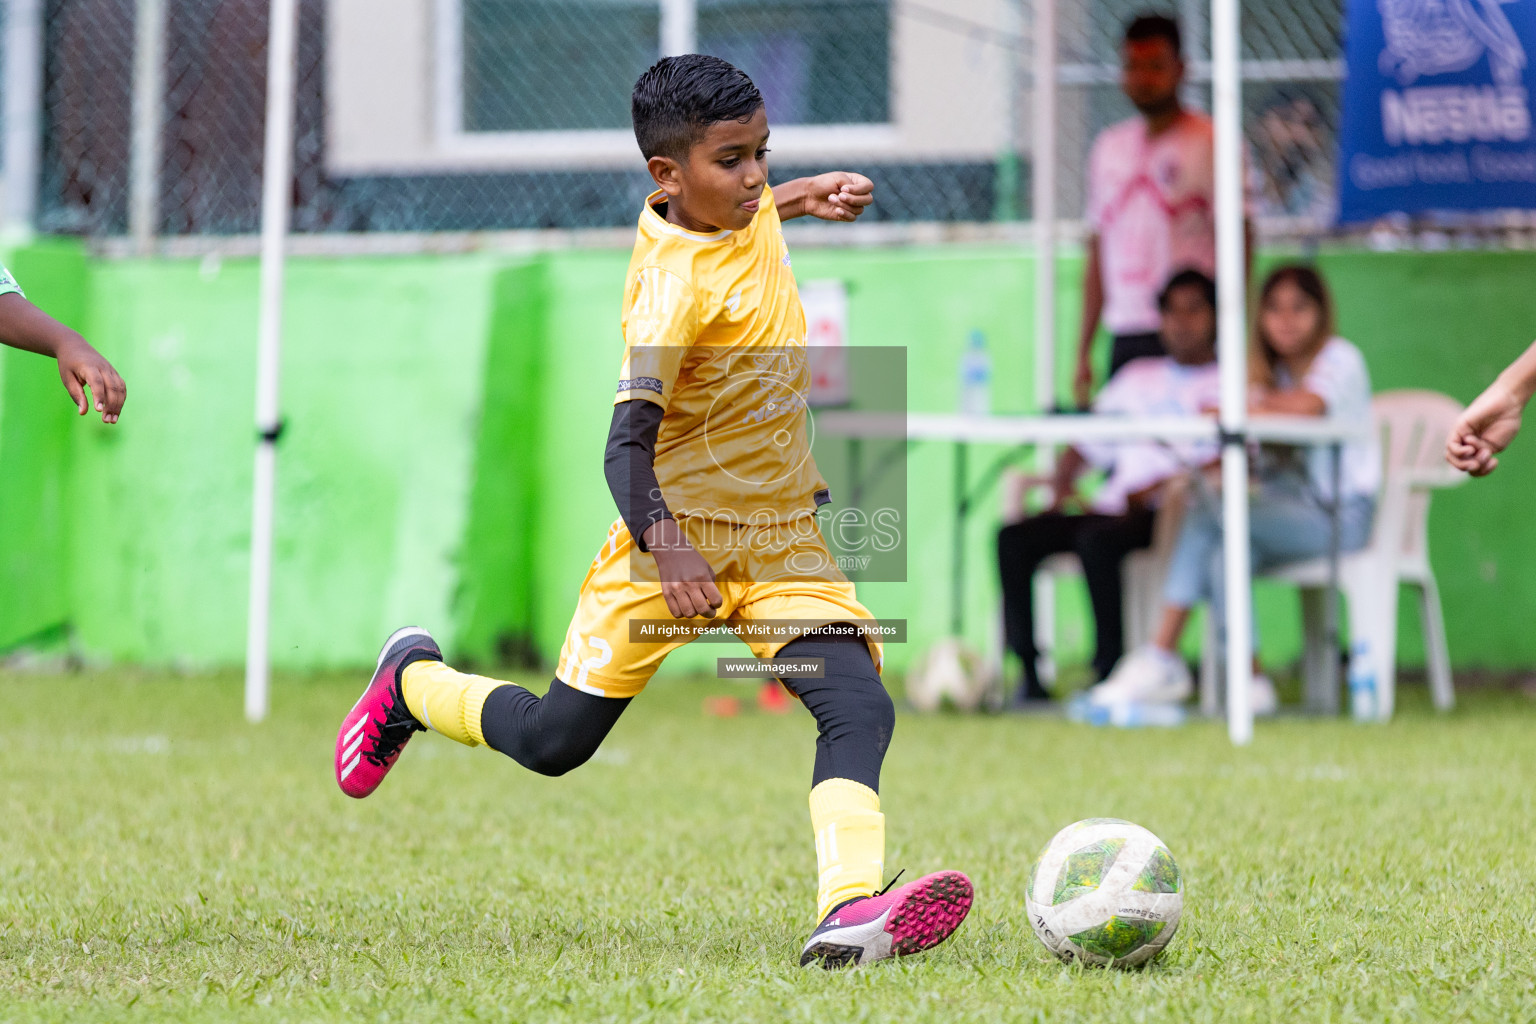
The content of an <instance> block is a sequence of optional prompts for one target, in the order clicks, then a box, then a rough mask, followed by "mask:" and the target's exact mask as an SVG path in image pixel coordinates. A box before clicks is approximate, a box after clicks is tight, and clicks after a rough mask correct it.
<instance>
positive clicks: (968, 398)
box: [960, 331, 992, 416]
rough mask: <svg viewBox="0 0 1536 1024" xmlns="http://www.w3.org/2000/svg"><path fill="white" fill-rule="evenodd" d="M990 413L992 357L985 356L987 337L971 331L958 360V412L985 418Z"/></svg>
mask: <svg viewBox="0 0 1536 1024" xmlns="http://www.w3.org/2000/svg"><path fill="white" fill-rule="evenodd" d="M991 411H992V357H991V356H990V355H988V354H987V336H986V335H985V334H982V333H981V332H980V331H972V332H971V336H970V340H969V341H968V342H967V343H966V347H965V355H964V356H962V357H961V359H960V412H961V413H962V414H964V415H966V416H986V415H988V414H989V413H990V412H991Z"/></svg>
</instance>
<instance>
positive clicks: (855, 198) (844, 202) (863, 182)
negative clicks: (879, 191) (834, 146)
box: [773, 171, 875, 221]
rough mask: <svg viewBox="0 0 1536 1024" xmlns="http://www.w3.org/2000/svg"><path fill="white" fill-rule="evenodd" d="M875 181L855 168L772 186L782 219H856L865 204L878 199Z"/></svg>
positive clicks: (775, 202) (774, 199) (780, 218)
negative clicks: (854, 171)
mask: <svg viewBox="0 0 1536 1024" xmlns="http://www.w3.org/2000/svg"><path fill="white" fill-rule="evenodd" d="M874 191H875V183H874V182H872V181H870V180H869V179H868V178H866V177H864V175H862V174H855V173H853V172H852V171H830V172H828V173H826V174H818V175H816V176H815V177H811V178H795V179H794V180H792V181H786V182H784V183H783V184H782V185H775V186H773V201H774V204H775V205H776V206H777V207H778V209H779V220H794V219H795V218H796V217H807V216H809V217H820V218H821V219H822V220H841V221H850V220H857V219H858V216H859V214H861V213H863V212H864V207H866V206H868V205H869V204H870V203H872V202H874V201H875V197H874Z"/></svg>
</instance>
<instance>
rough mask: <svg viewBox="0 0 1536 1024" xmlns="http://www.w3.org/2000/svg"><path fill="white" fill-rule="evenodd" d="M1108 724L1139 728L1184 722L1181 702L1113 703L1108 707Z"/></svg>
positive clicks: (1169, 725) (1169, 726) (1159, 726)
mask: <svg viewBox="0 0 1536 1024" xmlns="http://www.w3.org/2000/svg"><path fill="white" fill-rule="evenodd" d="M1109 724H1110V725H1116V726H1119V727H1120V728H1122V729H1140V728H1145V727H1147V726H1152V727H1154V728H1165V729H1166V728H1171V727H1172V726H1176V725H1183V724H1184V705H1182V704H1141V703H1131V704H1115V705H1113V706H1111V707H1110V709H1109Z"/></svg>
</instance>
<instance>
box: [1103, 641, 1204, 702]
mask: <svg viewBox="0 0 1536 1024" xmlns="http://www.w3.org/2000/svg"><path fill="white" fill-rule="evenodd" d="M1194 692H1195V683H1194V680H1193V679H1192V678H1190V675H1189V666H1188V665H1185V664H1184V659H1183V658H1181V657H1179V656H1178V655H1177V654H1174V653H1172V652H1169V651H1164V650H1160V649H1158V648H1156V647H1140V648H1137V649H1136V650H1134V651H1132V652H1131V653H1130V654H1127V655H1126V656H1125V657H1124V658H1121V659H1120V664H1118V665H1116V666H1115V670H1114V671H1113V672H1111V673H1110V674H1109V678H1108V679H1106V680H1104V681H1103V682H1102V683H1100V684H1099V685H1098V686H1095V687H1094V688H1093V689H1091V690H1089V691H1088V703H1089V704H1092V705H1094V706H1095V707H1111V706H1113V705H1116V704H1179V703H1182V702H1183V701H1186V700H1188V699H1189V697H1190V695H1191V694H1192V693H1194Z"/></svg>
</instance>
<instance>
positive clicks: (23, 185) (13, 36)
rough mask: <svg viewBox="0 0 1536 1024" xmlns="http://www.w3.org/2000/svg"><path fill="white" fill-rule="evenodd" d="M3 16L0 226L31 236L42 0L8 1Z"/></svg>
mask: <svg viewBox="0 0 1536 1024" xmlns="http://www.w3.org/2000/svg"><path fill="white" fill-rule="evenodd" d="M3 17H4V20H5V37H4V42H3V44H0V45H3V46H4V48H5V49H4V57H3V64H4V79H3V80H0V102H3V103H4V122H5V129H4V130H5V135H4V141H3V144H0V145H3V149H0V159H3V160H4V165H5V170H4V175H5V176H4V199H5V210H4V217H3V221H0V228H3V230H4V233H5V234H6V235H7V236H8V237H10V238H23V237H27V236H30V235H31V233H32V226H33V225H34V224H35V223H36V220H37V180H38V169H39V167H40V166H41V162H42V139H43V130H42V116H43V0H8V2H7V3H6V4H5V5H4V8H3Z"/></svg>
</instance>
